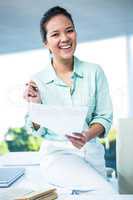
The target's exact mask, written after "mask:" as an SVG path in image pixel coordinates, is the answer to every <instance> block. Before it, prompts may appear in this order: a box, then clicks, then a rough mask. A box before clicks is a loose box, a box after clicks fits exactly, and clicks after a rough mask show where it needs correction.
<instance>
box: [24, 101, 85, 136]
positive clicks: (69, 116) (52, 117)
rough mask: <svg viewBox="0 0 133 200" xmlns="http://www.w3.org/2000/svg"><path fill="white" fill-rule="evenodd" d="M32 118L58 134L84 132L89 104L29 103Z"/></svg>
mask: <svg viewBox="0 0 133 200" xmlns="http://www.w3.org/2000/svg"><path fill="white" fill-rule="evenodd" d="M28 109H29V116H30V118H31V120H32V121H33V122H35V123H37V124H40V125H41V126H43V127H46V128H48V129H50V130H52V131H54V132H55V133H57V134H61V135H66V134H69V135H70V134H71V133H72V132H82V130H83V126H84V123H85V118H86V115H87V111H88V107H87V106H78V107H77V106H49V105H48V106H46V105H42V104H35V103H29V108H28Z"/></svg>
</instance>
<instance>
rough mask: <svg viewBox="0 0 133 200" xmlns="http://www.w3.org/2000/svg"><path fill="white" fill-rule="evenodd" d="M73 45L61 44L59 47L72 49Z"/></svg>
mask: <svg viewBox="0 0 133 200" xmlns="http://www.w3.org/2000/svg"><path fill="white" fill-rule="evenodd" d="M71 47H72V45H71V44H67V45H62V46H60V47H59V48H60V49H70V48H71Z"/></svg>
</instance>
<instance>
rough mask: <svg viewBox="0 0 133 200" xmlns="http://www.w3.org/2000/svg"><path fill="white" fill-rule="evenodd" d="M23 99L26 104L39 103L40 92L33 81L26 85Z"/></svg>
mask: <svg viewBox="0 0 133 200" xmlns="http://www.w3.org/2000/svg"><path fill="white" fill-rule="evenodd" d="M23 97H24V99H25V100H26V101H28V102H33V103H41V97H40V92H39V89H38V87H37V85H36V83H35V82H34V81H32V80H31V81H29V83H26V88H25V91H24V94H23Z"/></svg>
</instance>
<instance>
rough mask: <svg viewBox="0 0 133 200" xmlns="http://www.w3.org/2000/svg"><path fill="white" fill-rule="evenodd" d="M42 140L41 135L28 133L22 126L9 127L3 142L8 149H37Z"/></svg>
mask: <svg viewBox="0 0 133 200" xmlns="http://www.w3.org/2000/svg"><path fill="white" fill-rule="evenodd" d="M42 141H43V138H42V137H39V136H36V137H35V136H32V135H29V134H28V133H27V131H26V129H25V128H24V127H22V128H9V129H8V131H7V133H6V134H5V142H4V144H5V145H7V147H8V148H7V149H8V150H9V151H14V152H16V151H38V150H39V149H40V145H41V143H42Z"/></svg>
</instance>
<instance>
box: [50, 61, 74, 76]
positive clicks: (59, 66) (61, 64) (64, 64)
mask: <svg viewBox="0 0 133 200" xmlns="http://www.w3.org/2000/svg"><path fill="white" fill-rule="evenodd" d="M52 65H53V67H54V70H55V72H56V73H57V74H67V73H70V72H72V70H73V58H72V59H69V60H57V59H53V60H52Z"/></svg>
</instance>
